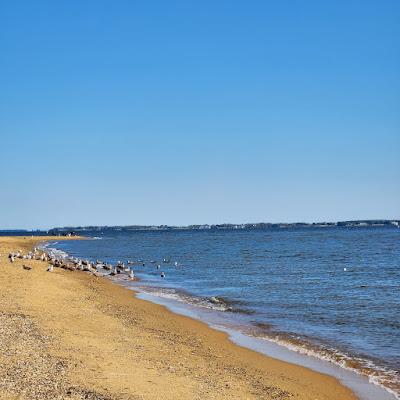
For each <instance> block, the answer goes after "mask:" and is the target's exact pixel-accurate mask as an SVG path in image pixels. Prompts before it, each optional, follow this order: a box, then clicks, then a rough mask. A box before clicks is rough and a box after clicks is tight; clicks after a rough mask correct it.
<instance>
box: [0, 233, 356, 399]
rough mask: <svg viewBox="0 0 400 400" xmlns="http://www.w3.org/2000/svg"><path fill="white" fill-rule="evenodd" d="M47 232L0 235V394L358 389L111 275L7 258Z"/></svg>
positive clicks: (225, 395) (251, 394) (186, 394)
mask: <svg viewBox="0 0 400 400" xmlns="http://www.w3.org/2000/svg"><path fill="white" fill-rule="evenodd" d="M50 239H51V240H54V237H50V238H46V237H41V238H39V237H35V238H31V237H27V238H21V237H7V238H6V237H0V254H1V255H0V367H1V368H0V399H134V400H136V399H138V400H139V399H144V400H147V399H159V400H161V399H162V400H164V399H165V400H167V399H171V400H172V399H271V400H272V399H274V400H281V399H298V400H303V399H310V400H317V399H318V400H323V399H326V400H328V399H332V400H350V399H355V396H354V395H353V394H352V393H351V391H350V390H349V389H347V388H346V387H344V386H342V385H341V384H340V383H339V382H338V381H337V380H336V379H335V378H332V377H330V376H327V375H324V374H320V373H318V372H314V371H311V370H309V369H306V368H303V367H300V366H297V365H293V364H289V363H286V362H283V361H279V360H275V359H273V358H269V357H266V356H264V355H261V354H259V353H257V352H254V351H252V350H249V349H246V348H243V347H240V346H238V345H235V344H233V343H232V342H231V341H230V340H229V339H228V336H227V335H226V334H225V333H223V332H219V331H216V330H213V329H211V328H209V327H208V326H207V325H206V324H204V323H202V322H199V321H196V320H193V319H191V318H188V317H184V316H181V315H177V314H174V313H172V312H170V311H168V310H167V309H166V308H165V307H163V306H160V305H157V304H153V303H150V302H147V301H144V300H140V299H137V298H135V297H134V295H133V294H132V291H131V290H128V289H126V288H123V287H121V286H118V285H115V284H113V283H112V282H111V281H110V280H108V279H105V278H101V277H95V276H93V275H92V274H89V273H86V272H81V271H67V270H63V269H60V268H55V269H54V271H53V272H46V269H47V266H48V264H47V263H46V262H42V261H32V260H21V259H17V260H16V261H15V262H14V263H10V262H9V261H8V259H7V254H8V252H10V251H16V250H18V249H22V250H23V251H24V252H28V251H29V250H31V249H32V248H33V246H35V245H36V244H37V243H38V242H39V241H45V240H50ZM58 239H59V238H57V240H58ZM23 264H25V265H29V266H31V267H32V269H30V270H26V269H24V268H23V267H22V265H23Z"/></svg>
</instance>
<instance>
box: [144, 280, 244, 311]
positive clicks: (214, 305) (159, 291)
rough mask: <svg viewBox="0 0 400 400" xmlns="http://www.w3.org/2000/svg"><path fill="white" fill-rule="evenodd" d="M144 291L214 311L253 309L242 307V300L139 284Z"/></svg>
mask: <svg viewBox="0 0 400 400" xmlns="http://www.w3.org/2000/svg"><path fill="white" fill-rule="evenodd" d="M137 288H138V289H140V290H141V291H143V292H146V293H148V294H150V295H152V296H156V297H160V298H163V299H167V300H175V301H178V302H180V303H185V304H189V305H192V306H196V307H201V308H206V309H209V310H214V311H221V312H232V313H242V314H250V313H252V312H251V311H249V310H247V309H245V308H241V307H240V305H241V304H242V303H241V302H236V301H232V300H229V299H227V298H225V297H220V296H211V297H200V296H193V295H190V294H188V293H185V292H183V291H178V290H176V289H170V288H159V287H153V286H151V287H150V286H137Z"/></svg>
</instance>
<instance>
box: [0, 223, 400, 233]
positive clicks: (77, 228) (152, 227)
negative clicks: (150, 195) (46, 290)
mask: <svg viewBox="0 0 400 400" xmlns="http://www.w3.org/2000/svg"><path fill="white" fill-rule="evenodd" d="M329 227H344V228H346V227H347V228H349V227H351V228H366V227H391V228H400V219H373V220H351V221H337V222H284V223H272V222H258V223H244V224H233V223H226V224H211V225H210V224H199V225H184V226H177V225H88V226H64V227H55V228H51V229H49V230H40V229H37V230H27V229H0V235H2V236H5V235H6V234H10V235H16V236H20V235H23V234H26V235H28V234H29V235H32V234H33V235H43V234H50V235H54V234H61V235H62V234H75V235H76V233H77V232H85V231H103V230H123V231H143V230H146V231H168V230H241V229H247V230H259V229H288V228H329Z"/></svg>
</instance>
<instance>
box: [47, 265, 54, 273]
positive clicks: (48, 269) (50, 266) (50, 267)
mask: <svg viewBox="0 0 400 400" xmlns="http://www.w3.org/2000/svg"><path fill="white" fill-rule="evenodd" d="M53 269H54V267H53V264H50V265H49V268H47V270H46V271H47V272H53Z"/></svg>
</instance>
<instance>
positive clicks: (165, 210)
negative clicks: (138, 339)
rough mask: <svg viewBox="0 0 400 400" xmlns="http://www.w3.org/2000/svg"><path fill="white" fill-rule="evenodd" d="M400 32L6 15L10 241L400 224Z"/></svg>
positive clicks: (393, 17)
mask: <svg viewBox="0 0 400 400" xmlns="http://www.w3.org/2000/svg"><path fill="white" fill-rule="evenodd" d="M399 20H400V2H399V1H398V0H393V1H389V0H376V1H369V0H362V1H361V0H359V1H354V0H346V1H340V0H339V1H331V2H326V1H323V2H322V1H319V0H318V1H311V0H310V1H275V2H272V1H265V0H264V1H256V0H254V1H235V0H230V1H224V0H221V1H207V0H205V1H189V0H184V1H168V2H167V1H123V0H121V1H102V0H96V1H89V0H88V1H72V0H70V1H68V2H54V1H50V0H49V1H41V0H37V1H34V2H33V1H18V0H15V1H7V0H4V1H1V2H0V229H11V228H25V229H32V228H49V227H55V226H73V225H130V224H145V225H150V224H157V225H158V224H169V225H186V224H198V223H224V222H232V223H244V222H262V221H263V222H293V221H305V222H311V221H337V220H349V219H376V218H388V219H392V218H400V24H399Z"/></svg>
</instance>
